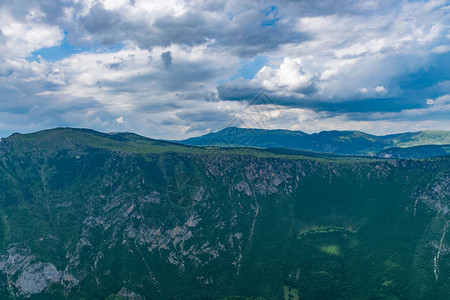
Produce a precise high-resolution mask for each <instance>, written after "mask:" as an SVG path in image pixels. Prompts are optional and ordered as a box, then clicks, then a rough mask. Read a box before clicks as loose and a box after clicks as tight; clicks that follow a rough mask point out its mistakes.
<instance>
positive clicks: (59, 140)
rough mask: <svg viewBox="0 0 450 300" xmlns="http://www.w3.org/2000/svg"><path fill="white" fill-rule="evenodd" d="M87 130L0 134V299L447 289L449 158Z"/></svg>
mask: <svg viewBox="0 0 450 300" xmlns="http://www.w3.org/2000/svg"><path fill="white" fill-rule="evenodd" d="M98 138H99V137H98V136H97V135H96V134H94V133H92V132H83V133H80V132H76V134H73V132H67V131H62V133H59V134H56V135H53V134H45V135H41V136H38V137H36V136H32V137H28V136H20V135H16V136H13V137H11V138H9V139H7V140H3V141H2V143H1V144H0V148H1V150H0V153H1V154H0V160H1V163H0V174H1V176H0V217H1V222H0V225H1V226H0V246H1V247H0V251H1V252H0V280H1V281H0V297H1V298H5V299H9V298H11V299H14V298H31V299H34V298H36V299H38V298H48V297H52V298H61V299H64V298H85V299H93V298H96V299H104V298H106V297H110V298H112V299H114V297H116V298H115V299H117V298H119V299H120V297H122V298H127V299H145V298H146V299H221V298H225V297H231V296H242V297H263V298H267V299H292V297H293V298H295V297H297V296H300V298H306V299H317V298H321V297H322V298H323V297H332V298H346V299H349V298H355V299H356V298H358V299H360V298H370V297H373V298H379V297H394V298H395V297H399V296H402V297H405V298H408V299H409V298H410V299H413V298H423V297H431V298H445V297H448V296H450V295H449V290H450V289H449V287H450V280H449V278H450V276H449V274H450V263H449V262H448V259H447V258H448V254H449V249H450V248H449V246H448V245H449V242H448V235H447V227H448V220H449V217H448V211H449V201H450V173H449V172H450V171H449V170H450V159H449V158H445V157H443V158H435V159H429V160H367V159H355V160H353V159H352V160H350V159H335V158H317V157H316V158H308V157H298V156H288V155H273V154H268V153H264V152H256V153H253V154H252V153H244V152H240V151H222V150H208V151H206V150H205V151H203V152H201V151H200V152H199V151H197V150H196V149H190V148H188V149H184V148H183V150H182V151H181V150H179V149H178V148H177V150H176V151H172V150H173V149H172V148H170V146H169V145H164V147H166V148H164V149H166V150H165V151H161V150H155V148H152V147H153V146H152V147H150V148H145V151H144V150H142V149H144V148H129V147H128V146H127V147H125V148H123V149H121V150H117V147H116V146H114V147H112V146H111V145H113V144H114V145H116V144H115V143H128V142H129V141H128V140H127V139H126V138H124V139H123V140H118V139H117V137H114V138H112V139H111V140H109V137H108V136H106V135H105V136H101V138H102V139H103V140H101V141H98V140H97V139H98ZM93 141H95V142H93ZM142 143H143V144H145V143H147V142H142ZM149 143H150V142H149ZM127 145H128V144H127ZM133 145H134V144H133ZM145 145H147V144H145ZM152 145H153V144H152ZM134 146H135V145H134ZM146 147H147V146H146ZM155 147H156V146H155ZM149 149H150V150H149ZM158 149H159V148H158ZM289 297H291V298H289ZM233 299H236V298H233Z"/></svg>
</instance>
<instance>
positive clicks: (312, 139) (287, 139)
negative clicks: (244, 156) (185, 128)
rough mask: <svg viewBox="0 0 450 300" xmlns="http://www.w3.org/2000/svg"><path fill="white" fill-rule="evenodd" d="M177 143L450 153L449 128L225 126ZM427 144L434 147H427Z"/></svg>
mask: <svg viewBox="0 0 450 300" xmlns="http://www.w3.org/2000/svg"><path fill="white" fill-rule="evenodd" d="M179 142H180V143H183V144H186V145H193V146H227V147H242V146H244V147H258V148H290V149H297V150H304V151H317V152H329V153H333V154H340V155H367V156H377V157H385V158H389V157H392V158H423V157H432V156H440V155H446V154H450V131H443V130H442V131H439V130H432V131H419V132H406V133H399V134H391V135H384V136H377V135H372V134H367V133H364V132H360V131H322V132H319V133H313V134H308V133H305V132H302V131H290V130H280V129H278V130H265V129H254V128H237V127H228V128H225V129H223V130H220V131H218V132H214V133H209V134H206V135H203V136H200V137H194V138H189V139H186V140H182V141H179ZM430 145H434V146H433V147H429V146H430ZM411 147H415V148H411ZM409 148H411V149H409Z"/></svg>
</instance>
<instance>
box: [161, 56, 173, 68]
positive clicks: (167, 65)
mask: <svg viewBox="0 0 450 300" xmlns="http://www.w3.org/2000/svg"><path fill="white" fill-rule="evenodd" d="M161 59H162V61H163V65H164V68H165V69H166V70H167V69H169V68H170V67H171V66H172V52H170V51H166V52H163V53H161Z"/></svg>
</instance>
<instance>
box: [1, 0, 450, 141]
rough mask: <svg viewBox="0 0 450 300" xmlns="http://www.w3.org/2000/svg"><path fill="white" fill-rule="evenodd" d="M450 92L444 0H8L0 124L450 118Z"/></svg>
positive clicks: (171, 134)
mask: <svg viewBox="0 0 450 300" xmlns="http://www.w3.org/2000/svg"><path fill="white" fill-rule="evenodd" d="M388 2H389V3H388ZM249 70H254V72H250V71H249ZM261 91H264V94H263V95H265V97H264V98H263V97H259V98H256V97H257V95H261ZM449 97H450V5H448V3H447V2H446V1H445V0H442V1H439V0H434V1H401V2H395V3H394V2H390V1H381V0H380V1H350V0H346V1H339V3H338V2H336V1H307V0H305V1H288V0H280V1H208V0H203V1H202V0H197V1H179V0H173V1H165V2H161V1H144V0H103V1H100V0H60V1H54V0H52V1H47V0H39V1H37V0H35V1H30V0H15V1H12V0H11V1H2V3H1V4H0V99H1V100H0V102H1V106H0V136H6V135H8V134H11V133H12V132H15V131H20V132H29V131H35V130H39V129H43V128H49V127H55V126H76V127H90V128H94V129H97V130H102V131H133V132H138V133H140V134H143V135H146V136H150V137H157V138H184V137H187V136H192V135H197V134H203V133H205V132H208V131H211V130H219V129H221V128H223V127H225V126H228V125H234V126H247V127H265V128H288V129H298V130H303V131H308V132H316V131H320V130H331V129H355V130H362V131H368V132H372V133H378V134H382V133H392V132H400V131H413V130H423V129H447V130H450V117H449V115H450V113H449V112H450V100H449V99H450V98H449Z"/></svg>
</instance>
